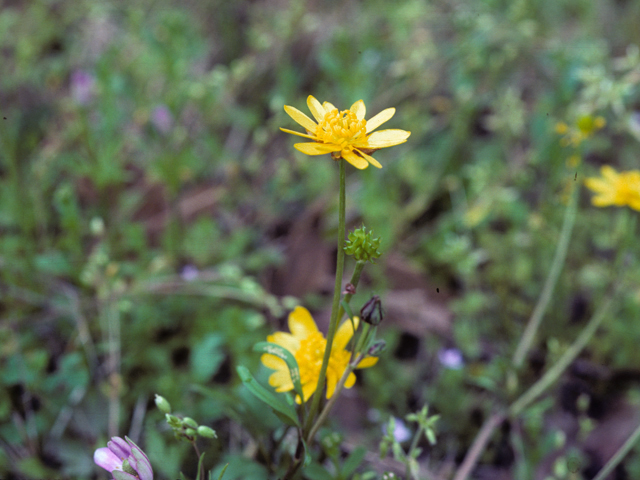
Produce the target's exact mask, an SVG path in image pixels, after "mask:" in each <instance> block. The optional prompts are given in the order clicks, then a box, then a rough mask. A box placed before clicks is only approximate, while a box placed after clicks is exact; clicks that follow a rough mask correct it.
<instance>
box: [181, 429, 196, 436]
mask: <svg viewBox="0 0 640 480" xmlns="http://www.w3.org/2000/svg"><path fill="white" fill-rule="evenodd" d="M197 433H198V432H196V431H195V430H194V429H193V428H187V429H186V430H185V431H184V434H185V435H186V436H187V437H189V438H194V437H195V436H196V435H197Z"/></svg>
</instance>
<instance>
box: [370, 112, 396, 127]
mask: <svg viewBox="0 0 640 480" xmlns="http://www.w3.org/2000/svg"><path fill="white" fill-rule="evenodd" d="M395 113H396V109H395V108H387V109H385V110H383V111H381V112H380V113H378V114H377V115H374V116H373V117H372V118H371V119H369V120H367V133H370V132H373V131H374V130H375V129H376V128H378V127H379V126H380V125H382V124H383V123H384V122H386V121H388V120H390V119H391V117H393V116H394V115H395Z"/></svg>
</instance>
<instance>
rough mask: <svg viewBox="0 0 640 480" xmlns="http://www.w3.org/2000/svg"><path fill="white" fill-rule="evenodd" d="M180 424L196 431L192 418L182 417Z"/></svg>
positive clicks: (196, 426)
mask: <svg viewBox="0 0 640 480" xmlns="http://www.w3.org/2000/svg"><path fill="white" fill-rule="evenodd" d="M182 423H183V424H184V425H186V426H187V427H191V428H193V429H194V430H197V428H198V424H197V423H196V421H195V420H194V419H193V418H190V417H184V418H183V419H182Z"/></svg>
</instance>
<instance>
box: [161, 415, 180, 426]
mask: <svg viewBox="0 0 640 480" xmlns="http://www.w3.org/2000/svg"><path fill="white" fill-rule="evenodd" d="M164 417H165V418H166V419H167V423H168V424H169V426H171V427H173V428H180V427H182V421H181V420H180V419H179V418H178V417H176V416H175V415H171V414H170V413H167V414H165V416H164Z"/></svg>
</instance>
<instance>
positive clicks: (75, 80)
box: [71, 70, 96, 105]
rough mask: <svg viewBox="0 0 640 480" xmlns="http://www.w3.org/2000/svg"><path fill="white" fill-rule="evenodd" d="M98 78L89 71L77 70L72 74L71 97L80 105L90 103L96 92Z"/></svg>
mask: <svg viewBox="0 0 640 480" xmlns="http://www.w3.org/2000/svg"><path fill="white" fill-rule="evenodd" d="M95 85H96V79H95V78H94V76H93V75H91V74H90V73H89V72H85V71H84V70H76V71H75V72H73V73H72V74H71V97H72V98H73V99H74V100H75V102H76V103H77V104H79V105H86V104H88V103H89V102H90V101H91V99H92V98H93V94H94V92H95Z"/></svg>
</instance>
